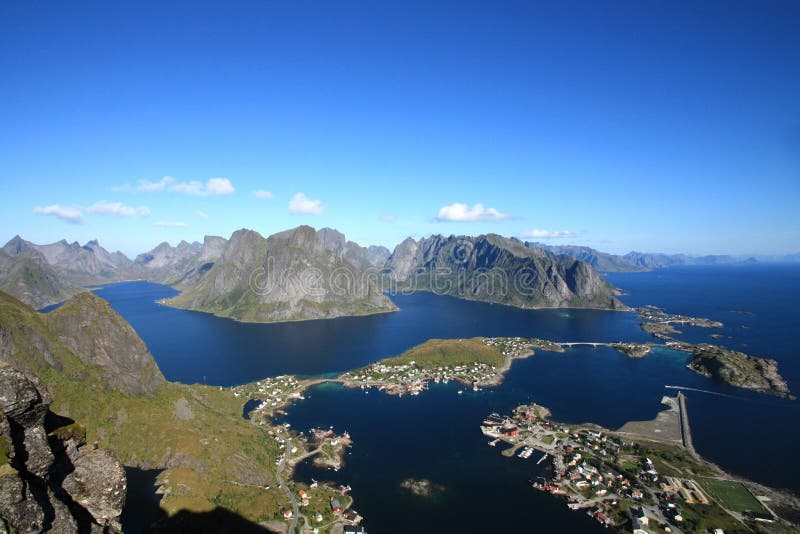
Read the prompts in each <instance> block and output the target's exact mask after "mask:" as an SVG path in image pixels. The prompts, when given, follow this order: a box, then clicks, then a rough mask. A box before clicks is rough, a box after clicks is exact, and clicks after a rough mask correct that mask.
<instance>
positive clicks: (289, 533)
mask: <svg viewBox="0 0 800 534" xmlns="http://www.w3.org/2000/svg"><path fill="white" fill-rule="evenodd" d="M287 456H288V452H287V453H286V454H285V455H284V456H283V458H282V459H281V462H280V463H279V464H278V469H276V470H275V478H276V479H277V480H278V487H279V488H281V489H282V490H283V491H285V492H286V495H287V496H288V497H289V500H290V501H291V503H292V522H291V523H290V524H289V529H288V530H287V531H286V532H287V534H294V532H295V529H296V528H297V520H298V518H299V517H300V507H299V506H298V504H297V499H295V497H294V493H292V490H291V489H289V486H287V485H286V484H284V483H283V479H282V478H281V474H282V473H283V468H284V467H286V457H287Z"/></svg>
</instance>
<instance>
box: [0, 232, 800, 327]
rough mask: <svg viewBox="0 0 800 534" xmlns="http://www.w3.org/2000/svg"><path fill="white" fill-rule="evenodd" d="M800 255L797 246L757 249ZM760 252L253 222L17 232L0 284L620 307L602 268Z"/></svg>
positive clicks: (275, 302)
mask: <svg viewBox="0 0 800 534" xmlns="http://www.w3.org/2000/svg"><path fill="white" fill-rule="evenodd" d="M759 260H762V261H800V253H798V254H793V255H787V256H764V257H759ZM755 261H757V260H756V259H755V258H752V257H736V256H688V255H685V254H673V255H668V254H651V253H640V252H630V253H628V254H625V255H615V254H609V253H605V252H600V251H598V250H595V249H592V248H589V247H580V246H572V245H568V246H551V245H545V244H542V243H532V242H523V241H520V240H518V239H514V238H505V237H502V236H499V235H494V234H489V235H482V236H477V237H471V236H449V237H445V236H442V235H434V236H431V237H427V238H424V239H419V240H414V239H411V238H408V239H406V240H404V241H403V242H402V243H400V244H399V245H397V246H396V247H395V249H394V251H389V249H387V248H385V247H376V246H371V247H363V246H361V245H359V244H357V243H354V242H353V241H348V240H347V239H346V237H345V236H344V234H342V233H341V232H338V231H336V230H334V229H331V228H322V229H320V230H319V231H316V230H314V229H313V228H311V227H307V226H301V227H298V228H294V229H292V230H287V231H285V232H280V233H278V234H274V235H272V236H270V237H267V238H265V237H263V236H261V235H260V234H258V233H257V232H254V231H251V230H240V231H237V232H235V233H234V234H233V235H232V236H231V237H230V239H225V238H223V237H219V236H206V237H205V238H204V240H203V243H199V242H194V243H188V242H186V241H181V242H180V243H178V245H177V246H174V247H173V246H172V245H170V244H169V243H166V242H164V243H161V244H159V245H158V246H156V247H155V248H154V249H152V250H150V251H149V252H145V253H142V254H139V255H138V256H137V257H136V258H135V259H134V260H131V259H129V258H128V257H127V256H125V255H124V254H122V253H121V252H113V253H112V252H108V251H107V250H105V249H104V248H103V247H102V246H100V244H99V243H98V242H97V241H89V242H88V243H86V244H85V245H83V246H81V245H80V244H78V243H77V242H73V243H68V242H67V241H66V240H61V241H58V242H56V243H52V244H49V245H37V244H35V243H31V242H29V241H26V240H24V239H22V238H21V237H19V236H16V237H14V238H13V239H11V240H10V241H9V242H8V243H6V245H5V246H4V247H3V248H2V249H0V290H2V291H5V292H7V293H9V294H11V295H14V296H15V297H17V298H19V299H20V300H22V301H23V302H25V303H27V304H29V305H31V306H33V307H34V308H37V309H38V308H42V307H44V306H46V305H49V304H54V303H57V302H61V301H63V300H65V299H67V298H69V297H70V296H72V295H74V294H76V293H78V292H79V291H81V290H82V289H83V288H85V287H88V286H92V285H99V284H107V283H112V282H119V281H122V280H133V279H142V280H149V281H153V282H158V283H162V284H167V285H171V286H173V287H175V288H177V289H179V290H181V291H182V293H181V295H179V296H177V297H175V298H174V299H171V300H170V301H169V302H168V304H170V305H173V306H178V307H183V308H189V309H195V310H200V311H205V312H210V313H215V314H217V315H221V316H226V317H231V318H235V319H237V320H243V321H259V322H261V321H264V322H268V321H288V320H302V319H317V318H330V317H339V316H343V315H362V314H369V313H380V312H386V311H392V310H394V309H395V308H394V305H393V304H392V303H391V301H389V299H388V298H387V297H385V296H384V294H383V293H384V292H385V291H387V290H391V289H392V288H402V289H416V290H427V291H434V292H437V293H442V294H447V295H452V296H456V297H460V298H465V299H469V300H480V301H486V302H494V303H502V304H508V305H512V306H518V307H599V308H618V307H620V303H619V302H618V301H617V300H616V298H615V289H614V288H613V287H612V286H610V285H609V284H608V283H606V282H605V281H603V280H602V279H601V278H600V276H599V275H598V273H600V272H635V271H647V270H652V269H659V268H664V267H671V266H676V265H728V264H743V263H751V262H755Z"/></svg>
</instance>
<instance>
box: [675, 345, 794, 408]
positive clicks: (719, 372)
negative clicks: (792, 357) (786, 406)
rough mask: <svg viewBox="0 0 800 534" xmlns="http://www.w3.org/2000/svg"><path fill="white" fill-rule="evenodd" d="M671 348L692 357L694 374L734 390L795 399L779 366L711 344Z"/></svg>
mask: <svg viewBox="0 0 800 534" xmlns="http://www.w3.org/2000/svg"><path fill="white" fill-rule="evenodd" d="M667 346H668V347H669V348H672V349H675V350H680V351H683V352H688V353H690V354H691V355H692V358H691V360H689V363H688V364H687V365H686V366H687V367H688V368H689V369H691V370H692V371H694V372H696V373H698V374H701V375H703V376H705V377H706V378H712V379H715V380H721V381H722V382H725V383H726V384H729V385H731V386H734V387H738V388H743V389H749V390H752V391H757V392H759V393H766V394H768V395H775V396H778V397H786V398H789V399H794V398H795V396H794V395H792V394H791V392H790V391H789V385H788V384H787V383H786V380H785V379H784V378H783V377H782V376H781V375H780V373H779V372H778V362H777V361H776V360H774V359H772V358H758V357H756V356H750V355H748V354H745V353H743V352H739V351H736V350H731V349H727V348H725V347H720V346H718V345H711V344H709V343H700V344H692V343H685V342H682V341H675V340H671V341H668V342H667Z"/></svg>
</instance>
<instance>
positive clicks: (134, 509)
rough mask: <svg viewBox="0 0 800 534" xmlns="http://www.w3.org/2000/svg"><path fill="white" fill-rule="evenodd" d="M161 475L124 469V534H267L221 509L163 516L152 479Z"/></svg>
mask: <svg viewBox="0 0 800 534" xmlns="http://www.w3.org/2000/svg"><path fill="white" fill-rule="evenodd" d="M160 473H161V470H159V469H139V468H136V467H128V466H126V467H125V475H126V476H127V478H128V496H127V499H126V500H125V508H124V509H123V510H122V517H121V522H122V531H123V532H125V533H126V534H144V533H149V532H164V533H173V532H177V533H182V532H186V533H192V534H206V533H212V532H214V533H221V534H226V533H231V534H233V533H238V532H242V533H244V534H249V533H251V532H252V533H258V534H263V533H265V532H269V531H268V530H266V529H264V528H263V527H261V526H259V525H257V524H255V523H252V522H250V521H248V520H247V519H245V518H243V517H241V516H239V515H237V514H235V513H233V512H230V511H228V510H226V509H224V508H219V507H217V508H215V509H214V510H211V511H210V512H189V511H186V510H182V511H180V512H178V513H177V514H175V515H174V516H172V517H167V515H166V514H165V513H164V511H163V510H162V509H161V508H160V507H159V502H160V501H161V495H159V494H157V493H156V489H157V488H156V479H157V478H158V475H159V474H160Z"/></svg>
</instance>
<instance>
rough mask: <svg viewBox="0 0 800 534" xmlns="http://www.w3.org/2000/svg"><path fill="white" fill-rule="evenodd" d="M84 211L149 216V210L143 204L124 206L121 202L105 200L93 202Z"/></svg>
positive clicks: (127, 215)
mask: <svg viewBox="0 0 800 534" xmlns="http://www.w3.org/2000/svg"><path fill="white" fill-rule="evenodd" d="M86 211H88V212H89V213H98V214H100V215H116V216H117V217H135V216H137V215H138V216H139V217H149V216H150V210H149V209H148V208H146V207H145V206H139V207H138V208H134V207H132V206H126V205H124V204H123V203H122V202H106V201H105V200H103V201H100V202H95V203H94V204H92V205H91V206H89V207H88V208H86Z"/></svg>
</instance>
